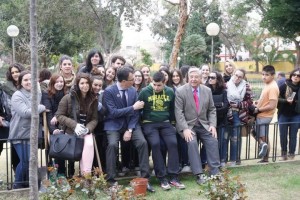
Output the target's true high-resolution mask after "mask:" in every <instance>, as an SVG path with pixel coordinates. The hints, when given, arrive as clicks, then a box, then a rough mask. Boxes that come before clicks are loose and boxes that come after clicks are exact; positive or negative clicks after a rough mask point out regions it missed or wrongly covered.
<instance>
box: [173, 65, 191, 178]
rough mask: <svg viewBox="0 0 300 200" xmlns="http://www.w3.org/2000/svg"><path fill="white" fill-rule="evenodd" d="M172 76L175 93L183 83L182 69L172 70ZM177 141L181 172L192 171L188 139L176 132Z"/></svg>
mask: <svg viewBox="0 0 300 200" xmlns="http://www.w3.org/2000/svg"><path fill="white" fill-rule="evenodd" d="M170 76H171V77H172V82H171V84H172V88H173V91H174V93H175V92H176V90H177V88H179V87H180V86H182V85H183V82H184V80H183V77H182V75H181V71H180V70H179V69H174V70H172V71H171V73H170ZM176 137H177V142H178V144H179V145H178V152H179V162H180V168H181V171H180V172H181V173H186V172H192V170H191V167H190V163H189V155H188V147H187V143H186V141H185V140H184V139H183V138H182V137H181V136H180V135H179V134H176Z"/></svg>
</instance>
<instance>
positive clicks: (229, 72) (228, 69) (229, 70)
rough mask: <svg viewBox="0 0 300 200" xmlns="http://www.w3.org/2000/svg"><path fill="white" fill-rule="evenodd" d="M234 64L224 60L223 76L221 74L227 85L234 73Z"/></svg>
mask: <svg viewBox="0 0 300 200" xmlns="http://www.w3.org/2000/svg"><path fill="white" fill-rule="evenodd" d="M235 68H236V66H235V64H234V62H233V61H229V60H226V61H225V63H224V74H223V79H224V81H225V83H227V82H228V81H229V80H230V78H231V77H232V76H233V73H234V71H235Z"/></svg>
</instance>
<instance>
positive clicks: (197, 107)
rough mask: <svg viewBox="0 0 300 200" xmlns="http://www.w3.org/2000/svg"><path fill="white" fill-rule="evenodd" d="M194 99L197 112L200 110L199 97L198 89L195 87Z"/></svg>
mask: <svg viewBox="0 0 300 200" xmlns="http://www.w3.org/2000/svg"><path fill="white" fill-rule="evenodd" d="M194 101H195V104H196V109H197V112H199V98H198V90H197V89H194Z"/></svg>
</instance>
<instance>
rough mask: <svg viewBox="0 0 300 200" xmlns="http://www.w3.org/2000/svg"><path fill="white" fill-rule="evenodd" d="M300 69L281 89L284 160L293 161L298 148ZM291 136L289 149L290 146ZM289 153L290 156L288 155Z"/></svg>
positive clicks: (282, 149)
mask: <svg viewBox="0 0 300 200" xmlns="http://www.w3.org/2000/svg"><path fill="white" fill-rule="evenodd" d="M299 90H300V69H299V68H298V69H295V70H293V71H292V72H291V74H290V77H289V79H287V80H286V82H285V84H281V86H280V88H279V92H280V96H279V101H278V123H279V130H280V145H281V156H282V160H287V158H288V156H289V157H290V158H291V159H293V158H294V157H295V150H296V146H297V134H298V129H299V122H300V98H299V95H300V91H299ZM288 135H289V148H287V144H288ZM287 153H289V155H288V154H287Z"/></svg>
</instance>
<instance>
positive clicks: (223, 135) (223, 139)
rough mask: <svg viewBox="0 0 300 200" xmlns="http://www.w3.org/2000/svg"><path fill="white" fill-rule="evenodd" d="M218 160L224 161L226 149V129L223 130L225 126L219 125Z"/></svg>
mask: <svg viewBox="0 0 300 200" xmlns="http://www.w3.org/2000/svg"><path fill="white" fill-rule="evenodd" d="M217 132H218V141H219V153H220V161H221V162H226V160H227V151H228V131H225V126H224V125H220V126H218V127H217Z"/></svg>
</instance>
